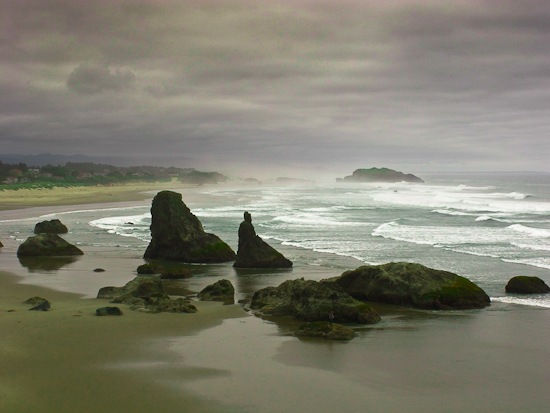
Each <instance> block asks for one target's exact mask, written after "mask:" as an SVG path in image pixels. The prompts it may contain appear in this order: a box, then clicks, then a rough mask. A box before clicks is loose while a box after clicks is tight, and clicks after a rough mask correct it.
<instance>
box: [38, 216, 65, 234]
mask: <svg viewBox="0 0 550 413" xmlns="http://www.w3.org/2000/svg"><path fill="white" fill-rule="evenodd" d="M67 232H69V230H68V229H67V227H66V226H65V225H64V224H63V223H62V222H61V221H60V220H58V219H52V220H50V221H42V222H39V223H38V224H36V225H35V226H34V233H35V234H66V233H67Z"/></svg>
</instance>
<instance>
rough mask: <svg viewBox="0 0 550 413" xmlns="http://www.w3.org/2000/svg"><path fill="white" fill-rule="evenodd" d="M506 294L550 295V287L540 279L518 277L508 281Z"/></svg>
mask: <svg viewBox="0 0 550 413" xmlns="http://www.w3.org/2000/svg"><path fill="white" fill-rule="evenodd" d="M506 292H507V293H516V294H546V293H550V287H549V286H548V285H546V283H545V282H544V281H543V280H541V279H540V278H539V277H527V276H518V277H513V278H511V279H510V281H508V284H506Z"/></svg>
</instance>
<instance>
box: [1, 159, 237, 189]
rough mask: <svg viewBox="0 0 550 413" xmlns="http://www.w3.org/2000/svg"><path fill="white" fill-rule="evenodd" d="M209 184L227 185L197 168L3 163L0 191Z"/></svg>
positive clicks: (90, 163) (221, 177)
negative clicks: (132, 185) (143, 184)
mask: <svg viewBox="0 0 550 413" xmlns="http://www.w3.org/2000/svg"><path fill="white" fill-rule="evenodd" d="M172 180H176V181H179V182H182V183H187V184H196V185H202V184H209V183H219V182H225V181H226V180H227V177H225V176H224V175H222V174H220V173H218V172H202V171H197V170H196V169H194V168H176V167H160V166H131V167H120V166H114V165H107V164H98V163H92V162H83V163H77V162H67V163H66V164H65V165H44V166H36V167H35V166H28V165H27V164H25V163H18V164H7V163H3V162H2V161H0V190H4V189H5V190H10V189H11V190H17V189H50V188H55V187H74V186H93V185H113V184H120V183H130V182H171V181H172Z"/></svg>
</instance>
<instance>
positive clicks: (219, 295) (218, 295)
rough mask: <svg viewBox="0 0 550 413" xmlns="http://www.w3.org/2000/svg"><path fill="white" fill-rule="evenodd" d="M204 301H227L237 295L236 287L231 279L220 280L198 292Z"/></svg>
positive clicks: (198, 295)
mask: <svg viewBox="0 0 550 413" xmlns="http://www.w3.org/2000/svg"><path fill="white" fill-rule="evenodd" d="M197 297H199V298H200V299H201V300H203V301H227V300H233V298H234V297H235V288H234V287H233V284H231V281H229V280H219V281H217V282H215V283H214V284H211V285H208V286H207V287H205V288H204V289H203V290H202V291H201V292H200V293H198V294H197Z"/></svg>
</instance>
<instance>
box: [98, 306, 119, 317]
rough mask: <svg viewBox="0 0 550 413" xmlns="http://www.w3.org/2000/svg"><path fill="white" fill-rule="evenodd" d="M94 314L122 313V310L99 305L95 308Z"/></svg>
mask: <svg viewBox="0 0 550 413" xmlns="http://www.w3.org/2000/svg"><path fill="white" fill-rule="evenodd" d="M95 315H97V316H104V315H122V311H121V310H120V308H118V307H101V308H98V309H97V310H95Z"/></svg>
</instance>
